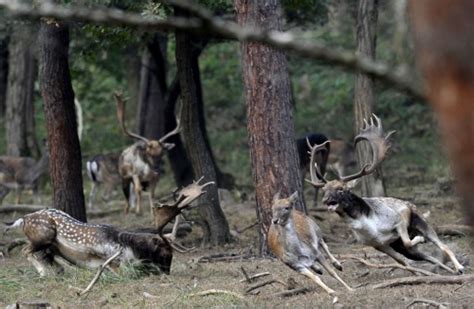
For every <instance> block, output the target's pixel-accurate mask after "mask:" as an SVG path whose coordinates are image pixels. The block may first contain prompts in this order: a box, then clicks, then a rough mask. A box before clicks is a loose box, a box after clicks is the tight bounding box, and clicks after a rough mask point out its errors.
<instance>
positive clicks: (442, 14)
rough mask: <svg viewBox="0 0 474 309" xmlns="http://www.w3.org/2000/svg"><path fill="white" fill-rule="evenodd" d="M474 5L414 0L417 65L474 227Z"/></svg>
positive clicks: (465, 1) (465, 0) (461, 1)
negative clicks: (473, 101) (473, 14)
mask: <svg viewBox="0 0 474 309" xmlns="http://www.w3.org/2000/svg"><path fill="white" fill-rule="evenodd" d="M472 12H474V2H473V1H471V0H458V1H456V5H453V3H452V2H451V1H448V0H416V1H414V0H412V1H410V13H411V21H412V24H413V28H414V38H415V46H416V49H415V50H416V58H417V64H418V66H419V67H420V70H421V72H422V73H423V75H424V81H425V82H426V89H427V94H428V98H429V100H430V103H431V104H432V105H433V107H434V110H435V112H436V113H437V115H438V118H439V124H440V126H441V129H442V130H441V132H442V134H443V138H444V144H445V146H446V147H445V150H446V152H447V153H448V155H449V157H450V159H451V164H452V167H453V172H454V175H455V176H456V186H457V189H458V192H459V194H460V195H461V197H462V198H463V204H464V208H465V211H466V215H467V218H468V219H469V223H470V224H471V225H472V226H473V227H474V195H473V194H472V190H473V188H474V108H473V104H472V98H473V97H474V64H473V61H472V55H473V54H474V45H473V44H472V42H474V32H473V31H472V29H473V28H474V19H473V18H472Z"/></svg>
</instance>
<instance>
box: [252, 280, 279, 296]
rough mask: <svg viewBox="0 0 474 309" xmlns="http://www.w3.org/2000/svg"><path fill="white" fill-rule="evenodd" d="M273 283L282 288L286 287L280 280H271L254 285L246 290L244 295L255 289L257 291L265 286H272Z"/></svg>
mask: <svg viewBox="0 0 474 309" xmlns="http://www.w3.org/2000/svg"><path fill="white" fill-rule="evenodd" d="M273 283H278V284H281V285H283V286H287V284H286V283H285V282H283V281H280V280H276V279H271V280H267V281H265V282H261V283H258V284H255V285H253V286H251V287H249V288H247V289H246V290H245V294H249V293H250V292H252V291H253V290H256V289H259V288H261V287H264V286H266V285H269V284H273Z"/></svg>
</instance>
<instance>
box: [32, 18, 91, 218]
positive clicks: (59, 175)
mask: <svg viewBox="0 0 474 309" xmlns="http://www.w3.org/2000/svg"><path fill="white" fill-rule="evenodd" d="M68 49H69V28H68V27H67V26H66V25H64V24H63V23H56V22H51V21H49V22H44V21H43V22H41V28H40V54H41V56H40V65H41V75H40V76H41V79H40V86H41V95H42V97H43V101H44V111H45V116H46V125H47V130H48V142H49V154H50V174H51V181H52V184H53V207H54V208H58V209H61V210H63V211H65V212H67V213H69V214H70V215H71V216H73V217H74V218H76V219H78V220H81V221H84V222H85V221H86V210H85V207H84V193H83V184H82V169H81V146H80V144H79V138H78V136H77V124H76V114H75V111H74V91H73V89H72V85H71V76H70V73H69V62H68Z"/></svg>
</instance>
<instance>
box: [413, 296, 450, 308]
mask: <svg viewBox="0 0 474 309" xmlns="http://www.w3.org/2000/svg"><path fill="white" fill-rule="evenodd" d="M418 303H422V304H428V305H433V306H435V307H436V308H438V309H447V308H448V305H449V304H448V303H438V302H437V301H434V300H430V299H425V298H417V299H414V300H412V301H411V302H410V303H409V304H408V305H407V306H406V308H410V307H411V306H413V305H414V304H418Z"/></svg>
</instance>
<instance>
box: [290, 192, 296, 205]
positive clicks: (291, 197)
mask: <svg viewBox="0 0 474 309" xmlns="http://www.w3.org/2000/svg"><path fill="white" fill-rule="evenodd" d="M288 200H289V201H290V203H292V204H293V203H295V202H296V201H297V200H298V191H295V192H293V194H292V195H290V197H289V198H288Z"/></svg>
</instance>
